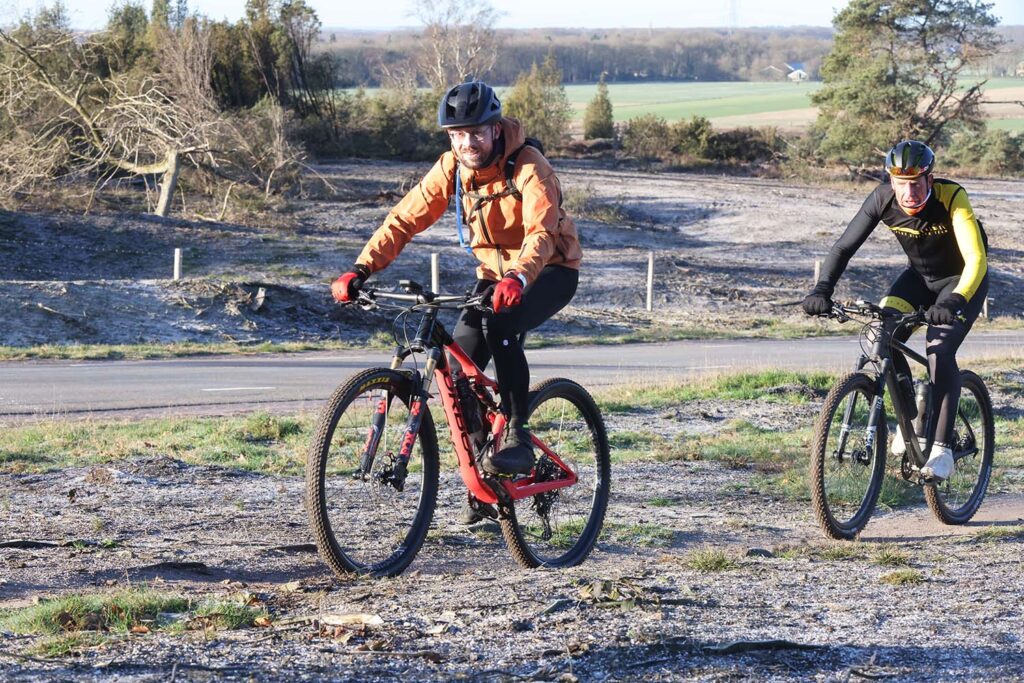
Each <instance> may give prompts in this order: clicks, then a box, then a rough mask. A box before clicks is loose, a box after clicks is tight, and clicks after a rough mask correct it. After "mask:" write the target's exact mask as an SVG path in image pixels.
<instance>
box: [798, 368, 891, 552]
mask: <svg viewBox="0 0 1024 683" xmlns="http://www.w3.org/2000/svg"><path fill="white" fill-rule="evenodd" d="M874 391H875V382H874V380H873V379H872V378H871V377H869V376H868V375H866V374H864V373H862V372H854V373H850V374H848V375H846V376H844V377H842V378H841V379H840V380H839V382H837V383H836V385H835V386H834V387H832V389H831V391H829V392H828V395H827V396H826V397H825V404H824V405H823V406H822V408H821V414H820V415H819V417H818V424H817V427H816V429H815V434H814V442H813V445H812V453H811V471H810V477H811V482H810V483H811V503H812V505H813V507H814V512H815V515H816V516H817V518H818V523H819V524H820V525H821V528H822V530H823V531H824V532H825V534H826V535H828V536H829V537H831V538H837V539H852V538H854V537H855V536H856V535H857V534H858V533H860V531H861V530H862V529H863V528H864V525H865V524H867V523H868V519H869V518H870V517H871V513H872V512H873V511H874V508H875V503H876V502H877V501H878V494H879V493H880V492H881V490H882V480H883V479H884V477H885V450H886V446H887V444H886V441H887V434H886V424H885V419H884V418H885V416H884V415H879V420H878V432H877V433H876V434H875V443H874V447H873V448H872V449H871V452H868V447H867V439H866V437H867V434H868V420H869V418H870V416H871V410H872V403H873V400H874Z"/></svg>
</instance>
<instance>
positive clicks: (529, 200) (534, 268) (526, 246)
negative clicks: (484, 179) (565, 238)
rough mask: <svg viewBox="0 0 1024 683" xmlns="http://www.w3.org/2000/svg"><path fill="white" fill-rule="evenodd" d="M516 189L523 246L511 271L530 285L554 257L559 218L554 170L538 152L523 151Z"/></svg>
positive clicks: (528, 149)
mask: <svg viewBox="0 0 1024 683" xmlns="http://www.w3.org/2000/svg"><path fill="white" fill-rule="evenodd" d="M520 159H522V161H521V169H520V171H519V172H518V173H516V178H515V180H516V186H517V187H518V188H519V191H520V192H521V193H522V195H523V233H524V234H523V246H522V248H521V249H520V250H519V255H518V257H517V258H516V261H515V263H513V264H512V268H511V270H515V271H516V272H517V273H522V274H523V276H524V277H525V278H526V281H527V283H530V282H533V281H534V280H535V279H536V278H537V276H538V275H539V274H540V271H541V270H542V269H543V268H544V266H546V265H547V264H548V262H549V261H550V260H551V257H552V256H553V255H554V253H555V236H556V235H557V234H558V231H559V228H560V224H561V221H562V218H563V213H562V209H561V207H560V206H559V204H560V201H559V199H560V197H561V193H562V190H561V188H560V186H559V184H558V177H557V176H555V172H554V169H552V168H551V164H549V163H548V162H547V159H545V158H544V157H543V156H542V155H541V154H540V153H539V152H535V151H533V148H531V147H527V148H524V149H523V151H522V153H521V155H520Z"/></svg>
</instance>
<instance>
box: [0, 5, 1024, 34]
mask: <svg viewBox="0 0 1024 683" xmlns="http://www.w3.org/2000/svg"><path fill="white" fill-rule="evenodd" d="M116 1H118V0H65V5H66V6H67V7H68V10H69V12H70V14H71V20H72V24H73V25H74V26H75V27H76V28H81V29H98V28H102V27H103V25H104V24H105V22H106V16H107V9H108V8H109V7H110V6H111V5H112V4H114V3H115V2H116ZM150 1H151V0H143V2H144V4H145V5H147V6H148V5H149V4H150ZM306 1H307V3H308V4H309V5H310V6H311V7H313V8H314V9H315V10H316V12H317V14H318V15H319V17H320V20H321V22H322V23H323V25H324V27H329V28H353V29H382V28H398V27H415V26H418V25H419V21H418V20H417V19H416V18H415V17H414V16H413V14H412V7H413V3H412V1H411V0H387V1H385V2H381V3H373V4H371V5H367V4H366V3H365V1H364V0H306ZM846 2H847V0H630V1H629V2H618V1H617V2H608V1H604V2H600V1H598V2H595V0H558V1H557V2H554V1H553V0H515V2H501V1H500V0H499V1H497V2H495V1H492V3H491V4H492V5H493V6H495V7H499V8H501V11H502V13H503V14H502V15H501V17H500V19H499V20H498V22H497V26H498V27H499V28H554V27H567V28H568V27H572V28H648V27H655V28H689V27H729V26H735V27H743V26H830V25H831V23H832V17H833V15H834V14H835V12H837V11H838V10H840V9H842V7H844V6H845V5H846ZM40 4H41V3H40V2H39V0H0V25H3V24H8V23H10V22H12V21H14V20H15V19H17V18H18V17H20V16H22V15H23V14H25V13H26V12H30V11H33V10H35V9H36V8H37V7H39V6H40ZM188 4H189V9H190V10H192V11H198V12H200V13H201V14H205V15H206V16H208V17H210V18H211V19H228V20H230V21H235V20H237V19H239V18H240V17H241V16H242V13H243V8H244V7H245V0H189V3H188ZM994 5H995V6H994V8H993V14H995V15H996V16H997V17H1000V18H1001V19H1002V23H1003V24H1010V25H1024V0H994ZM371 8H372V9H371Z"/></svg>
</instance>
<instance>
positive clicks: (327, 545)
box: [306, 281, 611, 576]
mask: <svg viewBox="0 0 1024 683" xmlns="http://www.w3.org/2000/svg"><path fill="white" fill-rule="evenodd" d="M400 286H401V287H402V288H403V289H404V290H405V293H402V292H382V291H379V290H372V289H364V290H363V291H361V292H360V293H359V298H358V302H357V303H358V304H359V305H360V306H362V307H363V308H364V309H372V308H376V307H380V306H389V307H391V308H396V309H398V310H400V311H401V312H400V314H399V321H400V322H401V323H402V324H401V325H398V324H396V326H395V331H396V334H395V341H396V344H397V345H398V346H397V348H396V350H395V355H394V358H393V360H392V363H391V367H390V368H371V369H368V370H364V371H362V372H359V373H357V374H355V375H353V376H352V377H350V378H349V379H348V380H347V381H346V382H344V383H343V384H342V385H341V386H340V387H339V388H338V389H337V390H336V391H335V392H334V395H333V396H331V398H330V400H329V401H328V403H327V405H326V406H325V407H324V409H323V412H322V414H321V416H320V420H319V424H318V427H317V429H316V435H315V437H314V440H313V443H312V445H311V447H310V450H309V455H308V460H307V463H306V493H307V499H308V509H309V519H310V525H311V526H312V528H313V534H314V536H315V538H316V544H317V547H318V549H319V551H320V555H321V557H323V559H324V561H326V562H327V564H328V565H330V567H331V569H333V570H334V571H335V572H336V573H337V574H339V575H341V576H349V575H351V574H362V575H371V576H394V575H397V574H400V573H401V572H402V571H404V570H405V568H406V567H408V566H409V564H410V563H411V562H412V561H413V558H414V557H415V556H416V553H417V552H419V550H420V547H421V546H422V545H423V541H424V539H425V538H426V535H427V530H428V528H429V526H430V523H431V520H432V518H433V514H434V507H435V504H436V501H437V489H438V474H439V470H440V464H441V460H442V453H441V451H440V450H439V448H438V441H437V434H436V432H435V429H434V414H433V413H432V412H431V410H430V399H431V398H432V397H433V396H432V395H431V385H432V383H433V382H434V381H436V384H437V386H436V392H437V394H438V395H439V396H440V398H441V403H442V405H443V408H444V417H445V419H447V421H448V427H449V429H450V431H451V442H452V447H453V448H452V450H453V451H454V457H455V460H456V461H457V464H458V468H459V472H460V474H461V475H462V480H463V482H465V484H466V488H467V489H469V500H470V504H471V505H472V506H473V508H474V509H475V510H477V511H478V512H480V513H481V514H482V515H485V516H488V517H492V518H494V519H497V521H498V522H499V524H500V526H501V530H502V535H503V536H504V537H505V541H506V543H507V544H508V547H509V550H510V551H511V553H512V556H513V557H514V558H515V559H516V561H517V562H519V564H521V565H522V566H524V567H530V568H532V567H542V566H543V567H570V566H573V565H576V564H579V563H580V562H582V561H583V560H584V559H585V558H586V557H587V555H589V554H590V551H591V550H592V549H593V547H594V543H595V542H596V541H597V537H598V534H599V533H600V531H601V525H602V524H603V523H604V515H605V510H606V508H607V506H608V495H609V486H610V481H609V479H610V474H611V465H610V459H609V451H608V437H607V434H606V432H605V427H604V421H603V420H602V418H601V412H600V410H598V407H597V405H596V404H595V403H594V399H593V398H591V396H590V394H589V393H587V391H586V390H585V389H584V388H583V387H581V386H580V385H579V384H577V383H575V382H573V381H571V380H568V379H561V378H559V379H549V380H546V381H544V382H541V383H540V384H539V385H537V386H535V387H534V388H533V389H532V390H531V392H530V415H529V424H530V428H531V431H532V433H533V445H534V451H535V452H536V453H537V455H538V457H537V462H536V465H535V466H534V469H533V470H532V471H531V472H529V473H528V474H526V475H524V476H518V477H515V478H512V477H493V476H490V475H488V474H487V473H485V472H484V471H483V469H482V468H481V467H480V466H479V462H480V459H481V458H482V456H483V455H484V454H485V453H487V452H488V451H490V450H498V449H500V448H501V441H502V434H503V432H504V427H505V416H504V415H503V414H502V412H501V409H500V406H499V405H498V403H497V402H496V401H495V396H496V395H497V393H498V392H497V389H498V385H497V383H496V382H495V381H494V380H493V379H491V378H490V377H488V376H487V375H485V374H484V373H483V371H481V370H480V368H478V367H477V366H476V365H475V364H474V363H473V361H472V360H470V358H469V356H468V355H466V353H465V351H463V350H462V348H461V347H459V345H458V344H456V343H455V341H454V340H453V339H452V337H451V335H450V334H449V333H448V332H447V331H446V330H445V328H444V326H443V325H442V324H441V323H440V321H438V319H437V318H438V314H439V313H440V312H441V311H442V310H444V309H463V308H476V309H479V310H485V311H490V309H489V308H487V306H486V305H485V303H484V302H483V301H482V296H480V295H478V296H441V295H437V294H435V293H433V292H428V291H424V290H423V288H422V287H421V286H419V285H417V284H416V283H414V282H410V281H402V282H401V283H400ZM380 300H391V301H400V302H407V304H411V305H395V304H390V305H388V304H384V303H382V302H381V301H380ZM412 315H418V316H419V321H418V323H417V324H416V330H417V331H416V333H415V337H414V338H412V339H409V337H408V336H407V335H406V336H405V337H404V339H402V340H399V336H400V334H399V330H400V329H404V330H408V329H411V328H410V327H409V326H408V324H409V322H410V320H409V317H410V316H412ZM396 322H398V321H396ZM419 353H423V354H425V355H426V360H425V362H424V363H423V368H422V371H421V370H420V369H419V368H418V367H413V368H407V367H403V365H404V364H405V361H406V359H408V358H409V357H410V356H413V357H414V358H415V356H414V354H419ZM449 355H450V356H451V357H452V358H454V359H455V361H456V362H457V363H458V367H452V366H451V365H450V364H449V361H448V357H449Z"/></svg>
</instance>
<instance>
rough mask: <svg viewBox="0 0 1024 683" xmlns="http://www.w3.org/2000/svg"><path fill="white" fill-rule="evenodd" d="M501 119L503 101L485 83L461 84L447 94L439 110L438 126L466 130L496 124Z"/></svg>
mask: <svg viewBox="0 0 1024 683" xmlns="http://www.w3.org/2000/svg"><path fill="white" fill-rule="evenodd" d="M500 118H501V101H500V100H498V96H497V95H496V94H494V88H492V87H491V86H489V85H487V84H486V83H484V82H483V81H470V82H468V83H459V84H458V85H457V86H455V87H454V88H452V89H450V90H449V91H448V92H446V93H445V95H444V97H443V98H441V104H440V106H439V107H438V108H437V125H439V126H441V127H442V128H464V127H466V126H480V125H483V124H485V123H494V122H495V121H497V120H498V119H500Z"/></svg>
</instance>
